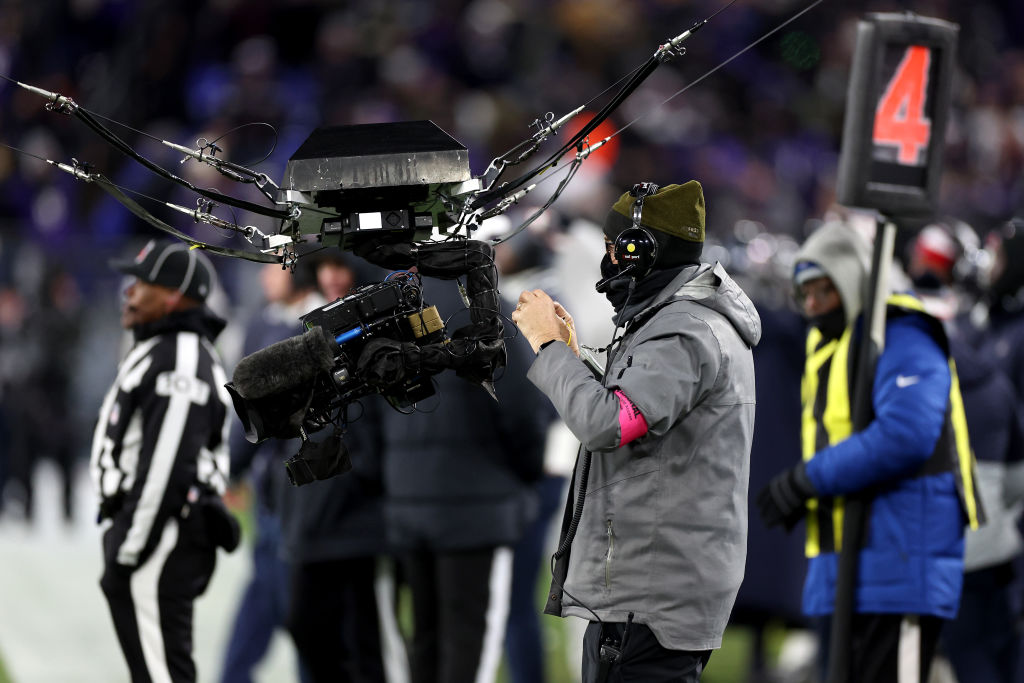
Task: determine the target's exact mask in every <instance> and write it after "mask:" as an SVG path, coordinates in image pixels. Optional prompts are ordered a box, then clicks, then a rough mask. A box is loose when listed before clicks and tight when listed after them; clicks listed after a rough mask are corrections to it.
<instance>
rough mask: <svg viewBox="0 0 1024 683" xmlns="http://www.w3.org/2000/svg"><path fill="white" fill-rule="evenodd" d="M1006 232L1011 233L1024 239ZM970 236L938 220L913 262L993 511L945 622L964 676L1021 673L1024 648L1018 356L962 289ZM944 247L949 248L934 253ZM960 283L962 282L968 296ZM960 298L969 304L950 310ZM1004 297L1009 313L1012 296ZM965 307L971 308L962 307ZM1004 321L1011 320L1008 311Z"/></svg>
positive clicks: (950, 651)
mask: <svg viewBox="0 0 1024 683" xmlns="http://www.w3.org/2000/svg"><path fill="white" fill-rule="evenodd" d="M929 229H931V230H929ZM1003 234H1004V237H1005V238H1006V239H1008V240H1010V241H1014V240H1016V239H1019V237H1017V236H1016V235H1015V234H1007V232H1005V231H1004V233H1003ZM964 246H965V245H963V243H962V242H961V241H960V240H959V239H957V236H956V235H955V234H953V233H952V232H951V231H950V230H949V229H948V228H946V227H945V226H936V225H932V226H928V227H926V228H925V230H923V231H922V232H921V234H920V235H919V236H918V238H917V239H916V240H915V242H914V251H913V257H912V259H911V266H910V268H909V270H910V273H911V275H914V276H915V278H914V281H915V284H916V287H917V288H918V289H919V290H920V291H921V292H922V296H923V299H924V301H925V303H926V305H930V307H931V308H932V310H936V311H938V315H940V317H944V318H945V319H946V320H947V328H948V329H949V330H950V347H951V351H952V354H953V358H954V359H955V361H956V368H957V373H958V375H959V378H960V386H961V390H962V391H963V398H964V412H965V414H966V417H967V425H968V428H969V430H968V431H969V434H970V440H971V449H972V450H973V451H974V454H975V456H976V457H977V459H978V478H977V482H978V491H979V493H980V495H981V499H982V501H983V502H984V504H985V513H986V516H987V518H988V520H987V522H986V524H985V525H984V526H983V527H981V528H980V529H977V530H971V531H968V533H967V539H966V548H965V552H964V571H965V574H964V591H963V596H962V598H961V603H960V611H959V613H958V614H957V618H956V619H955V620H954V621H953V622H951V623H950V624H949V626H948V627H947V628H946V629H945V630H944V631H943V635H942V645H943V649H944V651H945V654H946V656H947V657H948V658H949V660H950V662H951V664H952V665H953V669H954V670H955V671H956V674H957V677H958V678H959V680H960V681H972V682H973V681H978V683H988V682H991V683H1011V682H1012V681H1016V680H1019V678H1018V667H1019V663H1020V648H1021V632H1020V627H1019V619H1020V613H1021V600H1020V585H1021V584H1020V578H1019V577H1018V576H1017V575H1016V574H1017V571H1016V568H1015V566H1014V563H1015V561H1016V562H1019V561H1020V557H1021V551H1022V549H1024V541H1022V538H1021V532H1020V529H1019V528H1018V526H1019V524H1020V517H1021V507H1022V506H1021V503H1022V502H1024V415H1022V412H1021V405H1020V399H1019V398H1018V396H1017V394H1016V393H1015V391H1014V387H1013V385H1012V384H1011V383H1010V381H1009V380H1008V378H1007V376H1006V374H1005V373H1004V371H1003V368H1004V367H1007V365H1008V364H1007V363H1002V364H998V363H997V359H996V358H994V357H993V354H991V353H990V352H989V353H986V352H984V349H986V348H991V346H990V345H991V344H992V343H995V339H993V338H991V335H992V334H993V333H996V332H997V330H996V329H993V328H978V327H976V326H975V325H973V324H972V323H971V321H970V319H969V317H968V315H967V310H968V309H970V308H972V306H970V304H971V303H972V300H971V299H970V298H969V297H967V295H966V292H963V291H962V290H964V289H965V288H964V287H963V285H964V283H963V278H962V276H961V277H959V278H958V277H957V273H958V272H959V273H963V272H964V269H963V268H960V269H957V265H958V264H960V265H962V261H964V260H966V259H968V258H969V257H970V254H967V253H965V251H966V249H965V248H964ZM1006 246H1008V245H1005V244H1003V245H1001V246H1000V247H999V249H1000V250H1002V249H1003V248H1004V247H1006ZM1008 251H1009V250H1007V252H1008ZM934 252H938V253H939V254H940V255H941V257H939V258H937V257H935V256H934V255H931V256H930V254H932V253H934ZM1007 255H1008V253H1004V255H1003V257H1000V258H997V260H996V262H997V263H999V265H1000V268H1001V269H1002V270H1001V271H996V272H995V273H993V275H994V278H993V282H994V283H999V284H998V285H997V287H996V288H995V291H997V292H998V291H1002V290H1004V289H1012V285H1007V284H1005V283H1006V282H1007V281H1008V278H1009V277H1010V276H1009V274H1008V273H1007V272H1006V270H1005V268H1006V265H1007V261H1006V260H1005V259H1006V256H1007ZM958 280H959V281H958ZM954 288H956V289H957V290H961V293H960V296H959V297H958V296H957V293H955V292H954ZM1003 293H1004V294H1007V293H1009V292H1003ZM999 298H1000V299H1002V297H999ZM1011 298H1012V297H1011ZM950 300H953V301H958V300H960V301H961V304H960V306H957V307H954V308H952V310H950V307H948V306H947V305H946V303H947V302H948V301H950ZM998 307H999V309H1001V312H1000V313H998V314H997V318H1001V317H1003V316H1005V315H1006V314H1007V310H1006V306H1004V305H1003V304H1002V303H1000V304H999V305H998ZM960 309H964V310H963V311H962V314H960V315H955V316H954V314H958V313H961V311H960ZM1001 322H1002V323H1003V325H1001V326H1000V327H1001V328H1003V329H1005V322H1006V321H1001Z"/></svg>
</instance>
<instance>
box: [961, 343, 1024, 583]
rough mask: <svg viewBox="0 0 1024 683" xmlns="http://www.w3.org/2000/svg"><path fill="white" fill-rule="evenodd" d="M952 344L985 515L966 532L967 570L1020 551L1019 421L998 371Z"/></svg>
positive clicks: (1023, 447) (1023, 458)
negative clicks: (976, 526) (985, 518)
mask: <svg viewBox="0 0 1024 683" xmlns="http://www.w3.org/2000/svg"><path fill="white" fill-rule="evenodd" d="M951 346H952V350H953V357H954V358H955V359H956V366H957V372H958V374H959V376H960V390H961V391H962V392H963V397H964V412H965V413H966V416H967V426H968V429H969V433H970V439H971V449H972V450H973V451H974V454H975V455H976V456H977V458H978V489H979V492H980V494H981V499H982V501H984V504H985V516H986V517H987V521H986V523H985V525H984V526H982V527H981V528H979V529H976V530H973V531H968V532H967V539H966V542H967V548H966V551H965V553H964V570H965V571H968V572H970V571H974V570H977V569H984V568H986V567H993V566H995V565H998V564H1001V563H1004V562H1008V561H1010V560H1012V559H1013V558H1014V557H1016V556H1017V555H1019V554H1020V552H1021V548H1022V542H1021V534H1020V530H1019V529H1018V528H1017V521H1018V519H1019V518H1020V507H1021V503H1022V502H1024V420H1022V419H1021V414H1020V410H1019V408H1018V407H1017V402H1016V398H1015V395H1014V392H1013V386H1012V385H1011V384H1010V381H1009V380H1008V379H1007V377H1006V376H1005V375H1004V374H1003V372H1002V370H1001V369H1000V368H999V367H997V366H996V365H995V364H994V363H993V362H992V361H991V360H990V359H989V358H988V357H986V356H984V355H982V354H979V353H976V352H972V350H971V349H970V348H968V347H965V346H964V345H962V344H961V343H960V342H959V340H957V339H956V338H953V339H952V340H951Z"/></svg>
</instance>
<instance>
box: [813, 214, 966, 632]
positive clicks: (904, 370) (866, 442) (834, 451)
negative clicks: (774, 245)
mask: <svg viewBox="0 0 1024 683" xmlns="http://www.w3.org/2000/svg"><path fill="white" fill-rule="evenodd" d="M868 253H869V250H868V247H867V245H866V244H865V243H864V242H863V241H862V240H860V239H859V238H858V236H857V235H856V234H855V233H853V232H852V231H851V230H849V229H848V228H846V227H845V226H842V225H840V224H826V225H825V226H823V227H822V228H820V229H819V230H818V231H816V232H815V233H814V234H812V235H811V237H809V238H808V240H807V241H806V242H805V243H804V245H803V246H802V247H801V249H800V252H799V253H798V254H797V259H796V260H797V262H798V263H799V262H802V261H807V262H812V263H816V264H817V265H818V266H819V267H820V268H821V269H822V270H823V271H824V272H825V273H826V274H827V275H828V277H829V278H830V279H831V280H832V283H833V284H834V286H835V287H836V289H837V290H838V292H839V295H840V298H841V300H842V304H843V309H844V312H845V318H846V322H847V324H846V329H845V331H844V332H843V334H842V336H841V337H840V338H839V339H831V340H829V339H826V338H824V337H823V334H822V333H821V332H820V331H819V330H818V329H812V330H811V331H810V332H809V334H808V342H807V364H806V369H805V373H804V381H803V405H804V420H803V430H802V434H803V440H804V460H805V461H806V463H807V464H806V470H807V475H808V477H809V478H810V480H811V482H812V484H813V485H814V488H815V491H816V492H817V494H818V496H817V498H815V499H812V500H811V501H808V516H807V544H806V550H807V555H808V569H807V577H806V579H805V582H804V600H803V602H804V612H805V613H806V614H808V615H810V616H816V615H825V614H830V613H831V612H832V611H833V603H834V599H835V592H836V579H837V573H838V560H839V554H838V552H837V548H839V547H841V543H842V538H841V535H840V534H841V530H842V528H843V518H842V516H843V510H844V505H843V500H842V498H840V497H841V496H846V495H850V494H855V493H856V494H865V495H867V496H869V498H870V501H871V502H870V514H869V516H868V521H867V531H866V535H865V539H864V543H863V546H862V547H861V549H860V550H859V559H858V568H857V585H856V601H855V610H856V611H857V612H859V613H894V614H926V615H933V616H938V617H942V618H952V617H953V616H955V614H956V611H957V607H958V604H959V599H960V591H961V585H962V582H963V552H964V540H963V538H964V526H965V524H966V523H967V521H968V519H970V520H972V522H973V523H976V522H977V520H978V518H979V516H980V515H981V512H980V508H979V506H978V505H977V500H976V499H975V497H974V495H973V494H974V491H973V485H974V482H973V477H972V470H971V462H970V460H971V458H970V452H969V451H970V449H969V445H968V444H967V443H966V442H967V436H966V420H965V419H964V416H963V406H962V403H961V401H960V392H959V386H958V384H957V382H956V379H955V375H953V374H952V372H951V368H952V366H951V363H950V359H949V356H948V352H947V343H946V340H945V334H944V332H943V329H942V326H941V323H939V322H938V321H937V320H936V319H934V318H932V317H931V316H928V315H927V314H926V313H924V311H923V307H922V306H921V304H920V302H919V301H917V300H916V299H913V298H912V297H909V296H906V295H898V296H894V297H890V299H889V303H890V305H889V311H888V314H887V320H886V325H885V346H884V348H883V351H882V353H881V355H880V357H879V358H878V361H877V363H876V366H875V372H874V378H873V383H872V387H871V388H872V392H871V398H872V419H871V421H870V422H869V423H868V425H867V426H866V427H865V428H863V429H860V430H859V431H854V428H853V425H852V419H851V415H852V402H853V397H852V395H851V393H852V388H851V387H852V384H853V381H854V376H853V370H852V368H853V365H854V362H855V360H856V356H857V354H856V348H857V344H856V339H857V337H858V336H859V334H860V332H859V330H860V326H861V322H860V321H861V312H862V309H863V303H862V302H863V301H864V299H865V297H864V296H863V293H864V291H865V290H866V288H867V282H868V276H867V273H868V265H867V264H868V258H867V255H868ZM965 474H966V476H964V475H965ZM958 480H959V481H960V482H961V485H962V490H963V491H964V497H963V498H961V496H960V495H959V494H958V489H957V482H958Z"/></svg>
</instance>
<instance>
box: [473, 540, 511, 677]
mask: <svg viewBox="0 0 1024 683" xmlns="http://www.w3.org/2000/svg"><path fill="white" fill-rule="evenodd" d="M488 585H489V589H490V596H489V599H488V602H487V616H486V624H487V626H486V631H485V632H484V642H483V647H482V648H481V649H480V663H479V664H478V665H477V670H476V678H475V679H474V681H475V683H493V681H494V677H495V675H496V674H497V672H498V664H499V663H500V662H501V653H502V651H503V649H504V645H505V624H506V622H507V621H508V605H509V600H510V599H511V595H512V549H511V548H508V547H504V546H503V547H500V548H495V549H494V556H493V557H492V558H491V576H490V579H489V581H488Z"/></svg>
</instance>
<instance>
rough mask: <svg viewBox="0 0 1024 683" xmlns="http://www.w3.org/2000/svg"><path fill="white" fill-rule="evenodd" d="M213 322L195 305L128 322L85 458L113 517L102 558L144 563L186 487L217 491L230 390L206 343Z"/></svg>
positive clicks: (224, 472)
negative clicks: (125, 342) (131, 338)
mask: <svg viewBox="0 0 1024 683" xmlns="http://www.w3.org/2000/svg"><path fill="white" fill-rule="evenodd" d="M222 327H223V321H221V320H220V319H218V318H215V317H214V316H213V315H212V314H211V313H210V312H209V311H208V310H206V309H203V308H199V309H192V310H189V311H184V312H178V313H172V314H171V315H169V316H167V317H165V318H161V319H160V320H158V321H156V322H155V323H151V324H150V325H149V326H147V328H146V329H144V330H143V329H136V337H137V340H138V341H137V343H136V344H135V346H134V347H133V348H132V349H131V351H130V352H129V353H128V355H127V356H126V357H125V359H124V360H123V361H122V362H121V365H120V366H119V368H118V372H117V378H116V380H115V381H114V384H113V386H112V387H111V388H110V390H109V391H108V392H107V395H106V397H105V398H104V400H103V405H102V407H101V408H100V415H99V421H98V423H97V425H96V431H95V434H94V437H93V444H92V454H91V457H90V473H91V475H92V480H93V484H94V485H95V487H96V491H97V493H98V494H99V497H100V501H101V504H102V505H101V510H104V511H105V512H106V514H107V515H109V516H110V518H111V519H112V520H113V529H114V533H113V539H111V540H112V541H113V542H112V543H111V544H110V545H109V546H108V548H107V558H106V559H107V561H108V562H111V561H115V562H117V563H118V564H121V565H129V566H134V565H138V564H140V563H141V562H142V561H144V560H145V558H146V557H147V556H148V554H149V553H150V552H152V549H153V547H154V546H155V545H156V543H157V541H158V540H159V537H160V532H161V531H162V529H163V525H164V523H165V522H166V521H167V519H169V518H171V517H177V516H178V515H179V514H180V513H181V511H182V508H183V507H184V505H185V503H186V501H187V496H188V492H189V489H190V488H191V487H192V486H193V485H196V484H201V485H205V486H206V487H208V488H210V489H212V490H213V491H215V492H217V493H218V494H220V493H223V491H224V488H225V485H226V482H227V477H228V468H229V466H230V465H229V462H230V461H229V457H228V431H229V427H230V417H231V410H230V408H229V407H230V396H229V395H228V393H227V390H226V389H225V388H224V385H225V384H226V383H227V377H226V375H225V372H224V369H223V367H222V366H221V363H220V361H219V359H218V356H217V353H216V351H215V350H214V348H213V345H212V344H211V341H210V340H211V339H213V338H214V337H215V336H216V334H217V332H219V331H220V329H221V328H222Z"/></svg>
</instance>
